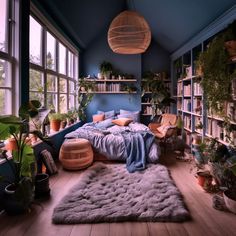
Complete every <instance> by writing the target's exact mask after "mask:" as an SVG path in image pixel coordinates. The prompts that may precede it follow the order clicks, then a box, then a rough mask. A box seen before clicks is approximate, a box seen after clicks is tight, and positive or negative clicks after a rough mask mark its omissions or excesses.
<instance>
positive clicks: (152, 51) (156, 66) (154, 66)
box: [142, 40, 170, 72]
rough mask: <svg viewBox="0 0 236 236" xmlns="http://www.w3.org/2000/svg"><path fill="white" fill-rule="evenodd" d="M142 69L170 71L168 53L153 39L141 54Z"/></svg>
mask: <svg viewBox="0 0 236 236" xmlns="http://www.w3.org/2000/svg"><path fill="white" fill-rule="evenodd" d="M142 71H143V72H144V71H152V72H161V71H166V72H170V54H169V52H168V51H166V50H165V49H163V48H162V47H161V46H160V45H159V44H158V43H157V42H156V41H154V40H152V42H151V45H150V46H149V48H148V49H147V51H146V52H145V53H143V54H142Z"/></svg>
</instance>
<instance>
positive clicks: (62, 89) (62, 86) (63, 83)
mask: <svg viewBox="0 0 236 236" xmlns="http://www.w3.org/2000/svg"><path fill="white" fill-rule="evenodd" d="M66 81H67V80H66V79H62V78H60V83H59V86H60V90H59V91H60V92H61V93H66V90H67V89H66V88H67V85H66Z"/></svg>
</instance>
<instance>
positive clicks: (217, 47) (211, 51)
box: [197, 34, 233, 113]
mask: <svg viewBox="0 0 236 236" xmlns="http://www.w3.org/2000/svg"><path fill="white" fill-rule="evenodd" d="M228 60H229V55H228V52H227V50H226V49H225V35H224V34H220V35H218V36H217V37H215V38H214V39H213V40H212V41H211V42H210V43H209V45H208V47H207V50H205V51H204V52H201V53H200V55H199V58H198V60H197V64H199V65H201V67H202V70H203V77H204V78H203V79H202V81H201V85H202V88H203V91H204V96H205V98H206V104H207V106H208V108H209V109H210V111H211V112H216V113H222V111H223V112H224V103H225V102H227V101H230V100H231V83H232V79H233V74H232V71H231V70H230V67H229V65H228Z"/></svg>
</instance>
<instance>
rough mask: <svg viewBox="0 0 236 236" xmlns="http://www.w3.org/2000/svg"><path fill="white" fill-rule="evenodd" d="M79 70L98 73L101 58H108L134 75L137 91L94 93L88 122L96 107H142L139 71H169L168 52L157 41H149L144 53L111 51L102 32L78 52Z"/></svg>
mask: <svg viewBox="0 0 236 236" xmlns="http://www.w3.org/2000/svg"><path fill="white" fill-rule="evenodd" d="M80 60H81V61H82V63H81V73H80V74H82V75H83V76H87V75H90V76H93V75H97V73H98V72H99V65H100V63H101V62H102V61H104V60H105V61H109V62H111V63H112V65H113V67H114V68H115V69H118V70H120V71H121V72H123V73H129V74H133V75H134V76H135V78H137V80H138V82H137V84H136V87H138V88H139V91H138V93H137V94H96V95H95V96H94V97H93V100H92V102H91V103H90V104H89V106H88V108H87V112H86V114H87V121H91V120H92V115H93V114H95V113H96V112H97V110H102V111H109V110H115V111H119V109H127V110H132V111H137V110H139V111H140V110H141V93H140V81H141V76H142V72H143V71H146V70H152V71H154V72H158V71H168V72H169V71H170V70H169V68H170V57H169V53H168V52H167V51H165V50H164V49H162V48H161V47H160V46H159V45H158V44H157V43H155V42H152V44H151V45H150V47H149V49H148V50H147V51H146V52H145V53H144V54H142V55H141V54H138V55H122V54H116V53H113V52H112V50H111V49H110V47H109V45H108V43H107V35H106V32H104V33H103V34H102V35H101V36H100V37H98V38H97V40H95V41H93V43H92V44H91V45H89V47H88V49H87V50H86V51H84V52H83V54H81V58H80Z"/></svg>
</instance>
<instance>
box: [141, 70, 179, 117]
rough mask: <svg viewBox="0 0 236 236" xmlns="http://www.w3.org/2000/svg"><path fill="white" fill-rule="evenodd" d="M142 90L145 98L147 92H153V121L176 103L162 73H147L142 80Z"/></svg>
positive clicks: (151, 101)
mask: <svg viewBox="0 0 236 236" xmlns="http://www.w3.org/2000/svg"><path fill="white" fill-rule="evenodd" d="M141 89H142V96H144V95H145V93H146V92H151V100H150V103H151V107H152V117H151V119H153V118H154V117H155V116H156V115H161V114H162V113H163V112H164V111H165V109H166V107H168V106H170V104H171V103H175V100H174V99H172V98H171V94H170V91H169V89H168V88H167V87H166V84H165V82H164V81H163V78H162V77H161V74H160V73H153V72H151V71H147V72H145V73H144V74H143V78H142V83H141Z"/></svg>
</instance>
